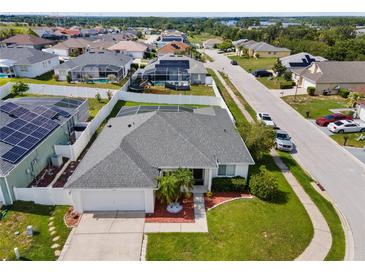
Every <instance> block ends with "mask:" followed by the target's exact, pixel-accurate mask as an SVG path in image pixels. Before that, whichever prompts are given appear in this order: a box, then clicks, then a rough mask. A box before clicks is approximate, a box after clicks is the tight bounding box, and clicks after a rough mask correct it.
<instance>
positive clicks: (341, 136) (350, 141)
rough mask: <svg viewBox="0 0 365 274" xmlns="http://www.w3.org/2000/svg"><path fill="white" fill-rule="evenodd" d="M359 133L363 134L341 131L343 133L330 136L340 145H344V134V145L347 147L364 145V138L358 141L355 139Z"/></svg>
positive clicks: (361, 146)
mask: <svg viewBox="0 0 365 274" xmlns="http://www.w3.org/2000/svg"><path fill="white" fill-rule="evenodd" d="M361 135H363V136H364V135H365V134H364V133H343V134H333V135H331V136H330V137H331V138H332V139H333V140H335V141H336V142H337V143H338V144H340V145H341V146H343V145H344V142H345V139H344V138H345V136H346V137H348V139H347V143H346V146H349V147H359V148H363V147H365V140H362V141H359V140H357V139H358V138H359V137H360V136H361Z"/></svg>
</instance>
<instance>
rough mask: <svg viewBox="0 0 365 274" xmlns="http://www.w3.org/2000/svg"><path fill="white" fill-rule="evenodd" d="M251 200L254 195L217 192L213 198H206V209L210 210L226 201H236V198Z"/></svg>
mask: <svg viewBox="0 0 365 274" xmlns="http://www.w3.org/2000/svg"><path fill="white" fill-rule="evenodd" d="M238 197H242V198H251V197H252V195H251V194H249V193H239V192H215V193H213V196H212V197H210V198H209V197H207V195H205V196H204V202H205V208H207V209H209V208H212V207H213V206H216V205H218V204H220V203H223V202H225V201H228V200H231V199H234V198H238Z"/></svg>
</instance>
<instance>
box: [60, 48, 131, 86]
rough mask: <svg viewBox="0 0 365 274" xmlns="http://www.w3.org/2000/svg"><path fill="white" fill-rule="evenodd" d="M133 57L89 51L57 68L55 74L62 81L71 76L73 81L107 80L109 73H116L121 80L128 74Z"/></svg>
mask: <svg viewBox="0 0 365 274" xmlns="http://www.w3.org/2000/svg"><path fill="white" fill-rule="evenodd" d="M132 61H133V59H132V58H131V57H129V56H128V55H125V54H123V53H117V52H112V51H107V50H105V51H88V52H86V53H84V54H81V55H79V56H78V57H76V58H74V59H71V60H69V61H67V62H64V63H63V64H61V65H59V66H57V67H56V68H55V74H56V75H57V77H58V79H59V80H61V81H65V80H67V75H70V76H71V81H81V82H82V81H96V82H97V81H106V80H108V76H109V75H111V74H112V75H115V77H116V80H117V81H120V80H121V79H123V78H124V77H125V76H127V74H128V71H129V69H130V66H131V64H132Z"/></svg>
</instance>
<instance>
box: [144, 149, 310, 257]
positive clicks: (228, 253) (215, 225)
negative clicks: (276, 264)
mask: <svg viewBox="0 0 365 274" xmlns="http://www.w3.org/2000/svg"><path fill="white" fill-rule="evenodd" d="M261 165H266V167H267V168H268V170H269V171H270V172H271V173H272V174H274V176H275V177H277V179H278V181H279V189H280V191H281V195H280V196H279V199H278V200H277V201H276V202H274V203H270V202H264V201H262V200H260V199H257V198H254V199H245V200H236V201H232V202H228V203H226V204H223V205H221V206H218V207H217V208H215V209H213V210H210V211H208V212H207V220H208V228H209V232H208V233H150V234H148V246H147V259H148V260H162V261H163V260H165V261H170V260H184V261H194V260H199V261H201V260H209V261H211V260H216V261H222V260H227V261H233V260H239V261H242V260H293V259H295V258H296V257H297V256H299V255H300V254H301V253H302V252H303V251H304V249H305V248H306V247H307V246H308V245H309V243H310V241H311V239H312V237H313V227H312V223H311V221H310V219H309V217H308V215H307V213H306V211H305V209H304V207H303V206H302V204H301V203H300V201H299V200H298V198H297V197H296V195H295V194H294V192H293V190H292V189H291V187H290V186H289V185H288V183H287V182H286V180H285V178H284V177H283V175H282V173H281V172H280V170H279V169H278V168H277V166H276V165H275V163H274V162H273V159H272V157H271V156H270V155H267V156H265V157H264V159H263V160H261V161H260V162H259V163H256V165H255V166H254V167H253V168H252V169H251V175H253V174H255V173H257V172H258V169H259V167H260V166H261Z"/></svg>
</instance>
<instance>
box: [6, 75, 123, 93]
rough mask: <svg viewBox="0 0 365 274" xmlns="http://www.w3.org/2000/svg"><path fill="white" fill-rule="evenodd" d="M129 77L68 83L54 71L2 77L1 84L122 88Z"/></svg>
mask: <svg viewBox="0 0 365 274" xmlns="http://www.w3.org/2000/svg"><path fill="white" fill-rule="evenodd" d="M128 79H129V76H127V77H126V78H124V79H122V80H121V81H120V82H119V83H68V82H67V81H57V80H55V79H54V78H53V71H50V72H47V73H45V74H42V75H40V76H38V77H36V78H34V79H31V78H2V79H0V86H1V85H5V84H6V83H8V82H18V81H22V82H24V83H29V84H40V85H57V86H70V87H88V88H101V89H120V88H121V87H122V86H123V85H124V84H125V83H126V82H127V81H128Z"/></svg>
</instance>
